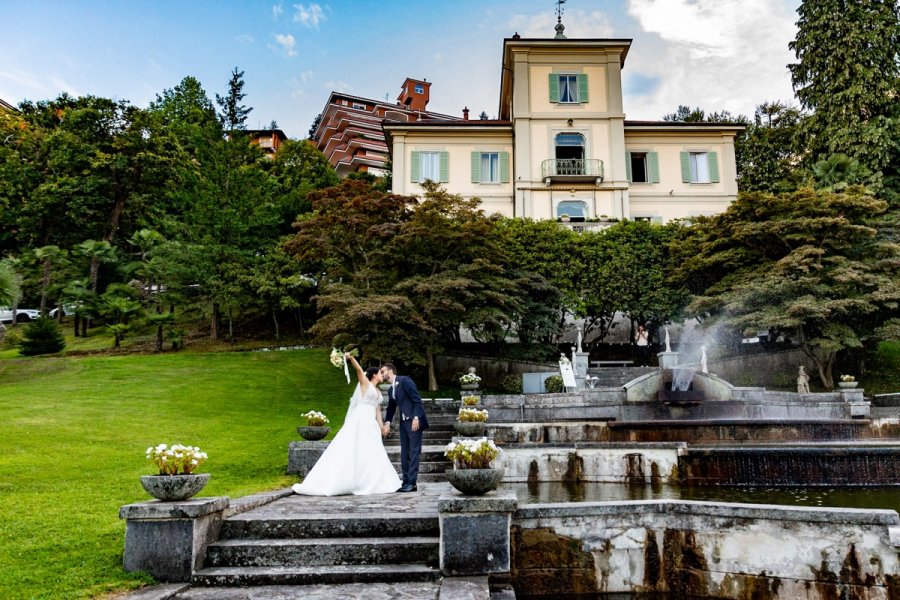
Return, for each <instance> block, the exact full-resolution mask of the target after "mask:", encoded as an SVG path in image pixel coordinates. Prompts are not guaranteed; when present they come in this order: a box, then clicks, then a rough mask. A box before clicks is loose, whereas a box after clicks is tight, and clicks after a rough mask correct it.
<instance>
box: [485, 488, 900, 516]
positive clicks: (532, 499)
mask: <svg viewBox="0 0 900 600" xmlns="http://www.w3.org/2000/svg"><path fill="white" fill-rule="evenodd" d="M501 487H502V488H505V489H512V490H515V492H516V496H517V497H518V499H519V503H520V504H544V503H551V502H614V501H622V500H707V501H712V502H744V503H751V504H784V505H789V506H815V507H819V506H829V507H842V508H886V509H890V510H896V511H898V512H900V486H894V487H871V488H861V487H844V488H842V487H822V486H815V487H773V488H764V487H723V486H703V487H701V486H691V487H679V486H672V485H625V484H619V483H580V484H575V483H562V482H543V483H504V484H502V485H501Z"/></svg>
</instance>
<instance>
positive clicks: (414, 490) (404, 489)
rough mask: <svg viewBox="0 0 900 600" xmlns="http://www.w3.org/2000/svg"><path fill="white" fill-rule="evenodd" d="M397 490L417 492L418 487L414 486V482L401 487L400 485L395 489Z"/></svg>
mask: <svg viewBox="0 0 900 600" xmlns="http://www.w3.org/2000/svg"><path fill="white" fill-rule="evenodd" d="M397 491H398V492H417V491H419V488H418V487H416V485H415V484H413V485H404V486H403V487H401V488H400V489H399V490H397Z"/></svg>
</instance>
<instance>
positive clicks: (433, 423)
mask: <svg viewBox="0 0 900 600" xmlns="http://www.w3.org/2000/svg"><path fill="white" fill-rule="evenodd" d="M455 404H456V405H458V404H459V402H458V401H457V402H456V403H455ZM458 410H459V409H458V408H457V406H455V405H445V404H444V403H442V404H441V405H433V404H431V403H430V402H429V403H426V406H425V411H426V414H427V415H428V429H426V430H425V432H424V433H423V435H422V454H421V455H420V456H419V479H418V481H419V482H420V483H421V482H433V481H446V480H447V479H446V477H445V476H444V471H446V470H447V469H449V468H451V466H452V463H451V462H450V461H449V460H447V457H446V456H444V450H445V449H446V447H447V444H449V443H450V440H451V439H453V436H455V435H456V430H455V429H453V422H454V421H455V420H456V415H457V411H458ZM395 425H396V424H395ZM384 446H385V449H386V450H387V453H388V456H389V457H390V459H391V462H392V463H393V464H394V467H395V468H396V469H397V473H400V433H399V432H398V431H397V429H396V427H394V430H393V431H392V432H391V435H390V437H388V438H387V439H385V441H384Z"/></svg>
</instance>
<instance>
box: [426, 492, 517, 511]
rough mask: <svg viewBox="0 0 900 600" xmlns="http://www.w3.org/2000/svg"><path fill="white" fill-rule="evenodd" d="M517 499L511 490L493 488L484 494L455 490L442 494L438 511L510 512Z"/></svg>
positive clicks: (514, 508) (514, 507) (514, 506)
mask: <svg viewBox="0 0 900 600" xmlns="http://www.w3.org/2000/svg"><path fill="white" fill-rule="evenodd" d="M518 504H519V501H518V499H517V498H516V493H515V491H513V490H494V491H493V492H488V493H487V494H485V495H484V496H464V495H462V494H461V493H459V492H457V491H452V492H449V493H446V494H442V495H441V497H440V498H439V499H438V512H440V513H511V512H515V510H516V507H517V506H518Z"/></svg>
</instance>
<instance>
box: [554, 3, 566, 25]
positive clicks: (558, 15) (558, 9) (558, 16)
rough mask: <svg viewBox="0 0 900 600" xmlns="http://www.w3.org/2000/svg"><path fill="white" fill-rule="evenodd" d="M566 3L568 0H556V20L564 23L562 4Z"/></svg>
mask: <svg viewBox="0 0 900 600" xmlns="http://www.w3.org/2000/svg"><path fill="white" fill-rule="evenodd" d="M565 3H566V0H556V22H557V23H562V15H563V7H562V5H563V4H565Z"/></svg>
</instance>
